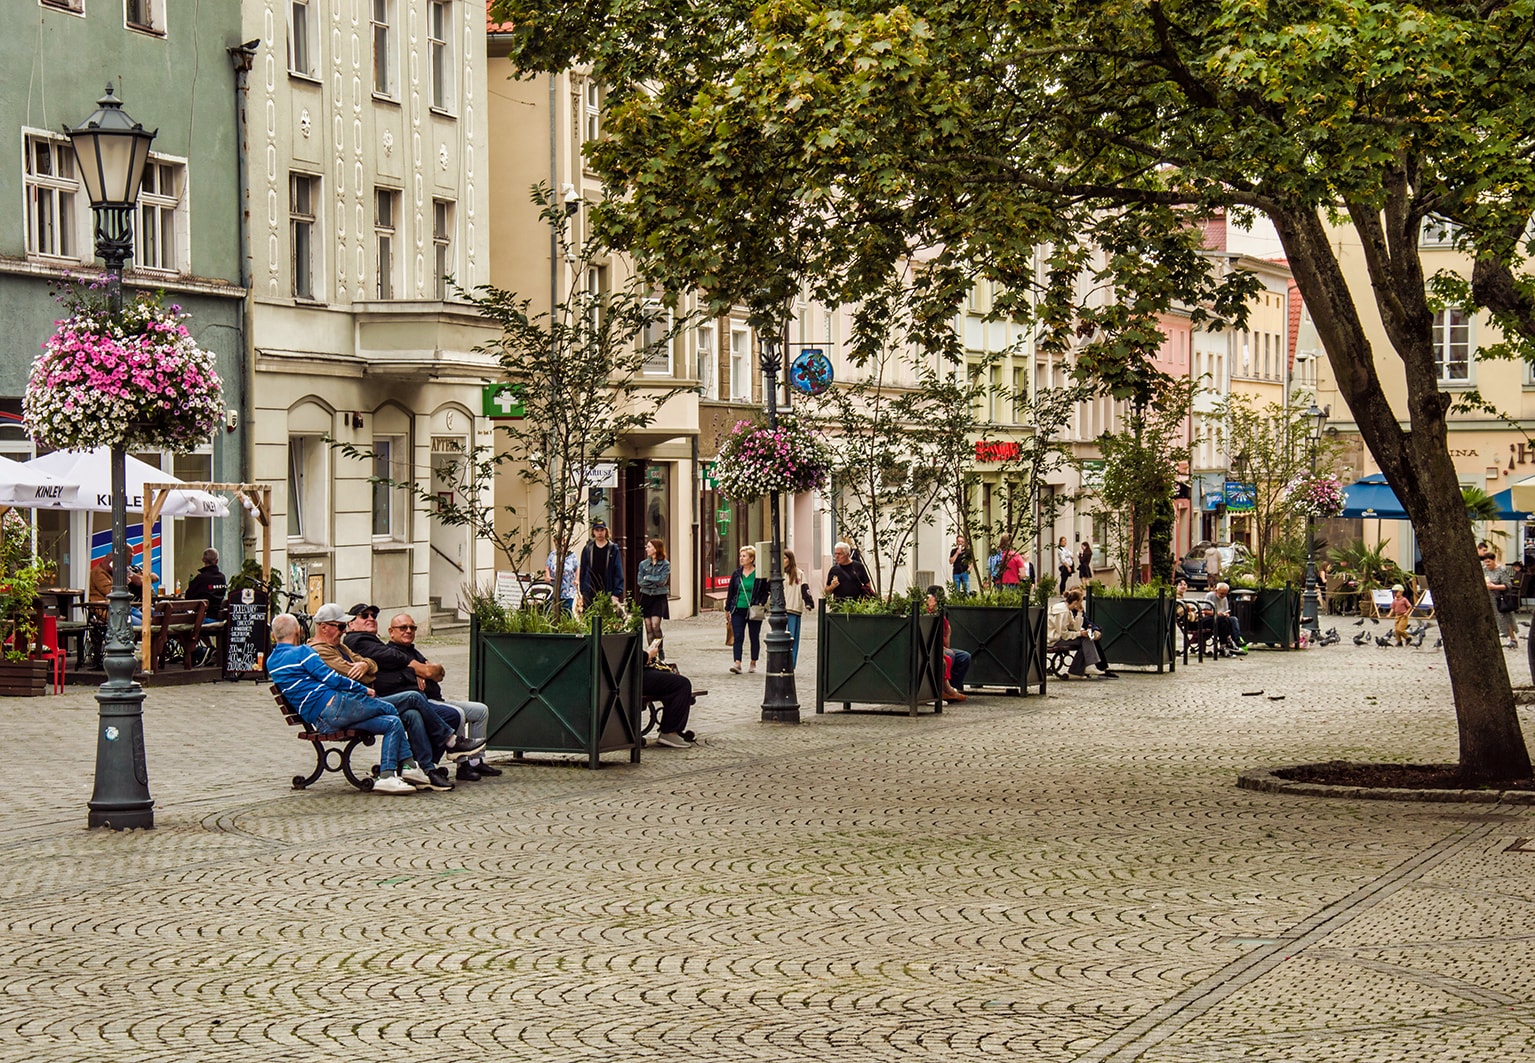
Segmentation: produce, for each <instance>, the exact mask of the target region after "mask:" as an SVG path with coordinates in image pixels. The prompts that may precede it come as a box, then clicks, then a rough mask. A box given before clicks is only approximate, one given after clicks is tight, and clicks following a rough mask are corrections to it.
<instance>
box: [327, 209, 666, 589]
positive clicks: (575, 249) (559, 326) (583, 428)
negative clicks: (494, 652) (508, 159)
mask: <svg viewBox="0 0 1535 1063" xmlns="http://www.w3.org/2000/svg"><path fill="white" fill-rule="evenodd" d="M532 199H533V202H534V203H535V204H537V205H538V209H539V218H540V219H541V220H542V221H543V222H544V223H545V224H546V225H548V226H549V229H550V231H551V233H552V234H553V236H554V246H555V249H556V251H557V254H558V257H559V259H560V260H561V261H562V262H566V263H569V265H570V275H571V276H575V277H584V276H586V275H587V268H588V267H589V266H592V265H594V264H596V263H597V262H599V261H605V260H606V256H607V252H606V250H605V249H603V248H601V247H599V246H598V245H597V244H596V243H595V242H594V241H588V242H586V243H585V244H582V245H580V246H577V245H575V244H574V243H573V242H572V241H571V238H570V227H569V225H568V224H567V214H566V211H565V205H564V204H563V203H561V202H559V201H557V200H556V198H555V196H554V194H553V193H552V192H551V191H550V189H549V188H548V186H546V185H542V184H540V185H536V186H534V188H533V192H532ZM467 295H468V298H469V300H470V302H472V303H473V304H474V305H475V307H477V308H478V309H479V311H480V313H481V314H483V315H484V316H485V317H487V318H489V319H490V320H492V321H494V322H495V323H496V324H498V325H499V326H500V328H501V335H500V336H499V337H498V338H497V339H495V340H493V341H491V342H490V343H488V344H485V345H483V346H481V347H478V348H476V352H477V353H489V354H492V355H494V356H495V357H496V360H497V361H498V362H499V363H500V366H501V371H502V374H503V375H502V380H503V381H504V382H505V383H506V385H507V386H508V387H509V388H510V389H511V393H512V397H513V399H514V400H515V402H516V403H517V405H519V406H521V408H522V411H523V412H522V416H521V417H519V418H518V419H516V420H509V421H497V422H495V428H494V431H495V440H494V442H493V443H492V444H491V445H489V446H483V445H479V446H475V447H473V448H471V449H470V450H469V451H467V452H465V453H464V454H463V455H461V456H459V457H457V458H455V459H454V460H452V461H451V462H449V463H447V464H446V465H445V466H444V467H443V469H442V470H441V474H440V478H441V479H443V480H445V481H447V482H448V483H449V484H451V486H452V488H453V499H454V500H453V501H452V502H445V501H442V500H441V499H440V498H439V496H438V495H437V494H436V493H435V492H434V491H432V490H431V484H430V483H429V482H423V481H422V480H393V479H389V478H385V477H375V478H374V479H375V481H377V482H386V483H390V484H392V485H394V486H398V487H405V488H408V489H409V490H411V491H412V492H413V493H414V494H415V496H416V497H417V498H418V499H419V500H420V501H421V502H422V503H424V504H425V505H426V506H427V508H428V512H430V513H431V515H432V517H433V519H435V520H439V521H441V522H443V523H444V524H446V525H448V526H450V527H467V528H469V529H470V530H471V531H472V532H473V533H474V535H475V536H476V537H477V538H480V539H484V540H487V541H489V542H491V543H493V544H494V545H495V547H496V549H498V550H499V551H500V552H501V553H502V555H503V556H504V557H505V558H506V559H507V561H509V562H510V563H511V566H512V568H513V569H514V570H515V571H516V572H517V573H518V577H519V579H522V574H523V573H524V571H525V570H527V569H529V568H534V569H539V568H542V562H543V560H544V557H543V552H542V551H543V548H544V547H545V546H546V544H547V545H548V546H549V547H550V548H552V550H553V552H554V553H555V554H556V561H557V564H556V565H555V567H554V579H555V599H556V601H558V599H559V580H560V573H562V572H563V571H564V564H565V559H566V557H568V556H569V554H570V552H571V550H570V547H571V542H572V540H573V539H574V537H575V535H576V533H577V532H578V531H579V530H580V529H582V528H584V527H585V526H586V518H587V500H588V490H589V486H588V480H589V479H590V474H591V470H592V469H593V467H594V466H595V465H596V464H597V463H598V462H599V461H600V460H602V458H603V457H604V456H605V455H608V454H610V453H611V452H612V450H613V448H614V447H615V446H616V445H617V444H618V443H619V442H620V441H621V440H622V439H623V438H624V437H625V436H626V435H629V434H630V433H632V432H635V431H638V430H640V429H642V428H644V427H645V426H646V425H648V424H650V423H651V421H653V420H654V419H655V417H656V414H657V412H658V411H659V410H660V408H661V407H662V406H663V405H665V404H666V402H667V400H669V399H671V398H672V397H673V396H675V395H677V394H679V393H680V392H681V391H682V389H681V388H677V387H657V386H655V385H654V384H652V383H650V382H649V381H646V382H643V383H642V382H641V381H640V379H639V374H640V371H641V368H642V367H643V364H644V361H645V357H646V353H647V352H648V351H652V350H654V348H655V347H657V346H658V345H665V344H670V343H671V341H672V339H673V337H674V336H675V335H676V334H677V332H678V331H679V330H680V329H681V328H683V327H684V326H685V324H686V321H685V320H684V319H683V318H680V317H679V318H676V319H675V320H674V319H673V316H672V311H671V310H670V309H668V307H667V306H665V305H664V303H663V302H662V301H661V300H660V299H658V298H656V297H655V296H654V294H653V291H652V288H651V286H650V285H648V284H647V283H646V281H645V280H644V278H642V277H640V276H639V275H637V274H631V275H630V277H629V278H628V279H627V280H626V281H625V282H624V283H623V284H622V285H621V286H619V287H617V288H615V289H613V290H611V291H605V292H590V291H584V290H572V291H569V292H568V293H567V294H566V295H565V297H564V298H563V299H561V300H560V301H559V302H558V303H556V304H555V305H554V306H553V308H552V312H551V311H550V310H535V309H534V306H533V300H532V299H529V298H525V297H523V296H521V295H519V294H517V293H516V292H509V291H506V290H504V289H501V288H496V287H493V286H490V285H481V286H480V287H478V288H476V289H475V290H474V291H473V292H470V293H467ZM336 446H337V447H338V449H339V450H340V451H341V452H342V453H343V454H345V455H347V456H348V457H353V458H362V459H366V460H372V458H373V456H374V455H373V453H372V451H370V450H366V449H363V448H359V447H355V446H352V445H351V444H336ZM504 468H509V469H512V470H514V471H515V474H516V476H517V477H518V478H519V479H520V480H521V481H522V482H523V483H524V484H525V485H527V487H528V488H529V489H530V493H534V494H542V495H543V496H544V497H543V501H544V506H543V514H542V517H543V520H542V523H537V522H536V521H535V522H530V523H529V524H528V525H527V526H524V525H523V523H522V521H521V520H520V519H519V516H520V515H519V511H518V509H517V507H516V506H515V505H505V506H499V507H498V506H497V505H496V504H495V494H494V485H495V482H496V478H497V476H498V474H499V473H500V472H501V471H502V470H503V469H504ZM508 518H510V519H508ZM523 589H524V590H526V589H527V588H526V587H524V588H523Z"/></svg>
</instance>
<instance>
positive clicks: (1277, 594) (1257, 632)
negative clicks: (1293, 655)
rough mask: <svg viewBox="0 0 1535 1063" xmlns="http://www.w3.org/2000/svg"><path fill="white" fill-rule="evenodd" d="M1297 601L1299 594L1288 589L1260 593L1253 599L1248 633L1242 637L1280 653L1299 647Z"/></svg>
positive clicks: (1289, 587)
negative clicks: (1277, 648)
mask: <svg viewBox="0 0 1535 1063" xmlns="http://www.w3.org/2000/svg"><path fill="white" fill-rule="evenodd" d="M1300 597H1301V595H1300V591H1298V590H1296V589H1295V588H1294V587H1291V586H1288V585H1287V586H1284V587H1268V588H1263V589H1260V590H1259V591H1258V595H1257V597H1256V598H1255V599H1253V605H1252V625H1251V630H1246V631H1243V632H1242V636H1243V637H1244V638H1246V639H1247V641H1248V642H1261V643H1263V644H1264V645H1267V646H1278V647H1279V648H1280V649H1283V650H1293V649H1296V648H1297V647H1299V645H1300V606H1301V602H1300Z"/></svg>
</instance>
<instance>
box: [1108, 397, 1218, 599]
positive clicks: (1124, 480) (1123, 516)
mask: <svg viewBox="0 0 1535 1063" xmlns="http://www.w3.org/2000/svg"><path fill="white" fill-rule="evenodd" d="M1198 390H1199V385H1198V384H1197V382H1195V381H1191V380H1187V379H1181V378H1180V379H1173V378H1167V379H1166V383H1165V384H1164V386H1163V387H1162V388H1161V389H1160V391H1158V392H1157V393H1155V394H1154V395H1152V396H1151V397H1150V398H1148V399H1146V400H1144V401H1137V402H1132V403H1131V404H1130V405H1129V407H1128V408H1127V409H1126V410H1125V412H1124V419H1123V424H1124V427H1122V428H1121V429H1120V430H1119V431H1117V432H1106V433H1104V434H1103V435H1101V436H1099V437H1098V449H1099V452H1100V453H1101V454H1102V456H1103V476H1102V479H1101V480H1099V482H1098V485H1097V488H1096V491H1095V494H1096V495H1097V501H1098V512H1099V513H1101V514H1103V515H1104V516H1105V517H1106V518H1107V519H1108V525H1109V534H1110V538H1111V546H1112V549H1113V551H1114V554H1115V556H1116V557H1117V558H1118V561H1117V565H1118V567H1119V571H1120V573H1121V574H1122V575H1123V576H1124V579H1125V583H1126V585H1127V586H1131V587H1133V586H1135V585H1136V584H1137V583H1139V582H1140V558H1141V548H1142V547H1143V546H1144V545H1145V544H1146V542H1147V540H1148V538H1149V536H1150V533H1151V526H1152V523H1153V522H1154V521H1155V520H1156V519H1157V517H1158V515H1159V514H1160V512H1161V507H1162V506H1163V505H1164V504H1166V503H1169V502H1170V500H1171V499H1172V497H1173V491H1174V489H1175V488H1176V487H1177V482H1178V464H1179V462H1186V461H1188V460H1189V455H1190V452H1191V451H1192V449H1193V440H1191V439H1190V438H1189V428H1188V425H1189V411H1190V410H1191V409H1192V408H1193V405H1194V397H1195V395H1196V394H1197V393H1198ZM1160 560H1162V559H1161V558H1157V557H1155V556H1153V557H1152V559H1151V563H1152V575H1153V576H1156V575H1157V571H1156V567H1157V564H1158V562H1159V561H1160Z"/></svg>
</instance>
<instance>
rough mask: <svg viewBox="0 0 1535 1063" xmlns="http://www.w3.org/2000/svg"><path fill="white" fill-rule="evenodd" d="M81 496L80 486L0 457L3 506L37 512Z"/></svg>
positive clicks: (1, 501) (0, 504)
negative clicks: (39, 508) (40, 508)
mask: <svg viewBox="0 0 1535 1063" xmlns="http://www.w3.org/2000/svg"><path fill="white" fill-rule="evenodd" d="M79 493H80V488H79V486H78V485H76V484H72V483H67V482H65V481H64V480H61V479H59V478H58V477H57V476H50V475H49V474H48V473H45V472H43V471H42V470H40V469H30V468H28V467H27V465H26V464H25V463H24V462H19V461H12V460H11V459H10V458H5V457H0V506H10V507H13V508H17V509H34V508H37V507H39V506H42V507H48V506H54V505H57V504H59V503H60V502H63V503H65V504H68V503H70V502H73V501H74V500H75V498H76V496H78V495H79Z"/></svg>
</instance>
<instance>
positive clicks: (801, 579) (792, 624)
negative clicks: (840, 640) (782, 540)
mask: <svg viewBox="0 0 1535 1063" xmlns="http://www.w3.org/2000/svg"><path fill="white" fill-rule="evenodd" d="M783 607H784V610H785V611H786V612H787V613H788V617H789V637H790V638H792V639H793V640H794V648H793V649H792V650H791V651H790V656H789V660H790V661H791V662H793V667H796V668H798V667H799V629H800V626H801V624H803V623H804V620H805V616H804V613H805V610H806V609H814V608H815V599H814V598H812V597H811V596H810V588H809V587H807V586H806V585H805V576H804V574H803V573H801V572H800V570H799V563H798V562H796V561H795V560H794V551H793V550H785V551H784V552H783Z"/></svg>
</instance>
